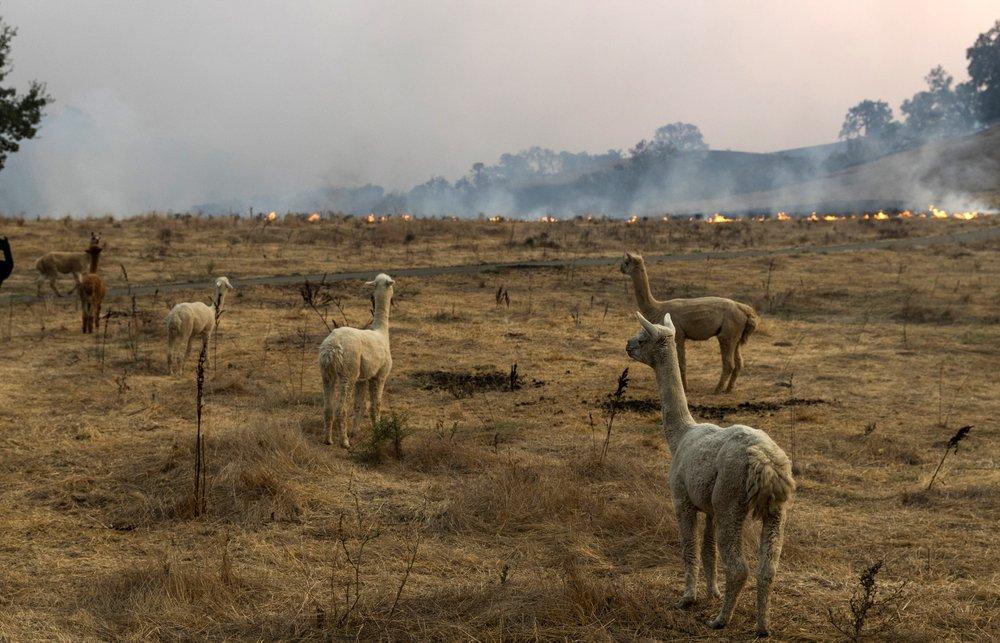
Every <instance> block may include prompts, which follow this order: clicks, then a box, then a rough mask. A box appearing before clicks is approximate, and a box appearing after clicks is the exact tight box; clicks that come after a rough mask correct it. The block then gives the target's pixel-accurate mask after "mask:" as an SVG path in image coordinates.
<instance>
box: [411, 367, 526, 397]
mask: <svg viewBox="0 0 1000 643" xmlns="http://www.w3.org/2000/svg"><path fill="white" fill-rule="evenodd" d="M411 377H412V378H413V379H414V380H416V381H417V383H418V384H419V385H420V388H423V389H425V390H434V389H439V390H444V391H450V392H451V393H452V394H453V395H454V396H455V397H471V396H472V395H475V394H476V393H477V392H478V391H517V390H520V389H521V388H523V387H524V385H525V383H526V380H525V378H524V376H523V375H522V374H521V373H520V371H518V369H517V364H513V365H511V367H510V370H509V371H508V372H506V373H504V372H502V371H496V370H493V371H481V372H477V373H468V372H460V371H459V372H455V371H417V372H416V373H414V374H413V375H412V376H411ZM543 384H544V382H542V381H540V380H531V385H532V386H535V387H538V386H541V385H543Z"/></svg>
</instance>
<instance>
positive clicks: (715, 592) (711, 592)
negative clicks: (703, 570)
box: [707, 587, 722, 598]
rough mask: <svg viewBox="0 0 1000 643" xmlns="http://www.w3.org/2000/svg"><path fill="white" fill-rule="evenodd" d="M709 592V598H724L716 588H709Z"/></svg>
mask: <svg viewBox="0 0 1000 643" xmlns="http://www.w3.org/2000/svg"><path fill="white" fill-rule="evenodd" d="M707 592H708V595H709V597H711V598H722V594H720V593H719V590H717V589H715V588H714V587H709V588H708V590H707Z"/></svg>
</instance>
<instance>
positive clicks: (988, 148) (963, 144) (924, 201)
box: [672, 126, 1000, 212]
mask: <svg viewBox="0 0 1000 643" xmlns="http://www.w3.org/2000/svg"><path fill="white" fill-rule="evenodd" d="M857 203H865V204H879V203H881V204H882V205H881V206H878V207H886V208H889V207H908V208H926V207H927V206H928V205H929V204H931V203H933V204H935V205H938V206H941V207H945V208H947V209H952V210H958V209H963V210H964V209H978V210H983V209H996V208H1000V126H997V127H993V128H991V129H988V130H984V131H982V132H977V133H975V134H970V135H968V136H964V137H960V138H956V139H951V140H948V141H941V142H937V143H930V144H927V145H924V146H922V147H918V148H915V149H911V150H906V151H903V152H900V153H898V154H892V155H890V156H885V157H882V158H880V159H877V160H875V161H872V162H870V163H865V164H862V165H857V166H853V167H851V168H848V169H846V170H843V171H841V172H837V173H835V174H832V175H830V176H826V177H822V178H818V179H814V180H810V181H804V182H801V183H796V184H794V185H786V186H783V187H779V188H776V189H770V190H760V191H754V192H747V193H745V194H739V195H737V196H725V197H716V198H711V199H704V200H698V199H691V200H688V201H684V202H679V203H676V204H674V205H673V206H672V209H674V210H676V211H678V212H685V211H691V212H714V211H722V212H741V211H746V210H754V209H774V210H786V211H798V212H810V211H814V210H816V211H838V212H843V211H846V210H851V209H854V208H851V204H857Z"/></svg>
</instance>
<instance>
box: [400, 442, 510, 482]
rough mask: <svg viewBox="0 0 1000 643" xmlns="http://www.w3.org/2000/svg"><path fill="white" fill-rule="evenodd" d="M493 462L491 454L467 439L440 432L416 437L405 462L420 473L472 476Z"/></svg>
mask: <svg viewBox="0 0 1000 643" xmlns="http://www.w3.org/2000/svg"><path fill="white" fill-rule="evenodd" d="M492 459H493V454H492V453H491V452H490V451H487V450H486V448H485V447H477V446H475V445H472V444H470V443H469V441H468V439H467V438H465V437H464V436H458V435H455V434H452V435H445V434H443V433H438V434H435V435H425V436H421V437H415V438H414V440H413V446H412V447H411V448H409V449H408V450H407V454H406V460H405V462H406V465H407V466H408V467H409V468H410V469H413V470H414V471H419V472H420V473H448V472H456V473H468V472H470V471H473V470H474V469H476V468H477V467H481V466H482V465H483V463H484V462H488V461H491V460H492Z"/></svg>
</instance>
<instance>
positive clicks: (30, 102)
mask: <svg viewBox="0 0 1000 643" xmlns="http://www.w3.org/2000/svg"><path fill="white" fill-rule="evenodd" d="M16 35H17V29H15V28H14V27H11V26H10V25H8V24H6V23H5V22H3V19H2V18H0V83H2V82H3V81H4V79H5V78H6V77H7V75H8V74H10V72H11V66H10V60H9V55H10V43H11V41H12V40H13V39H14V36H16ZM51 102H52V97H51V96H49V95H48V94H46V93H45V85H44V84H43V83H40V82H38V81H34V80H33V81H31V84H30V85H29V86H28V91H27V92H25V93H23V94H18V93H17V90H16V89H14V88H13V87H3V86H0V170H2V169H3V166H4V163H5V162H6V161H7V155H8V154H13V153H14V152H16V151H18V150H19V149H20V145H19V143H20V141H22V140H25V139H29V140H30V139H32V138H34V137H35V134H36V133H37V132H38V123H39V121H41V120H42V110H43V109H44V108H45V106H46V105H48V104H49V103H51Z"/></svg>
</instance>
